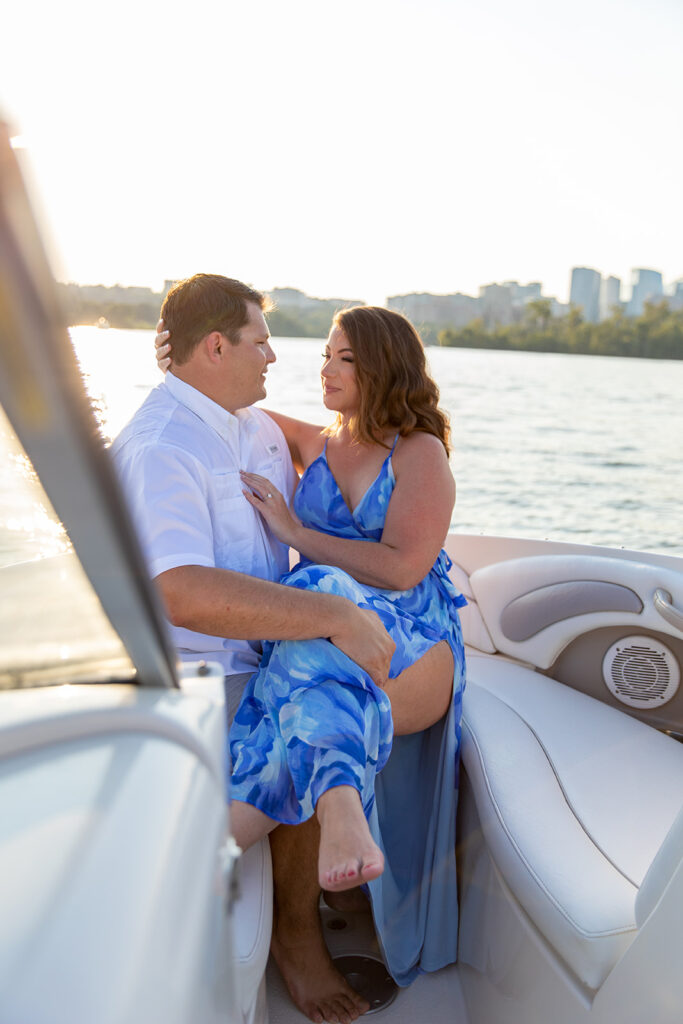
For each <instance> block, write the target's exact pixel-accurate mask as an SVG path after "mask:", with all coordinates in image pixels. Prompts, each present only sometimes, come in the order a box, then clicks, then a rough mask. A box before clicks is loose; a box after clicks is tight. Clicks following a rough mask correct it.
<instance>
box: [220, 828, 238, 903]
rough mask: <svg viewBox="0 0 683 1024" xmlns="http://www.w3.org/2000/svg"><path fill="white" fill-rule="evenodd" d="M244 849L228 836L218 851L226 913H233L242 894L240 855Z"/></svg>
mask: <svg viewBox="0 0 683 1024" xmlns="http://www.w3.org/2000/svg"><path fill="white" fill-rule="evenodd" d="M241 856H242V851H241V849H240V848H239V846H238V845H237V843H236V842H235V840H234V839H233V837H232V836H228V837H227V839H226V840H225V843H224V845H223V846H222V847H221V848H220V850H219V851H218V857H219V862H220V868H221V874H222V876H223V895H224V908H225V913H226V914H231V913H232V911H233V907H234V906H235V903H236V901H237V900H238V899H239V898H240V896H241V895H242V890H241V885H240V881H241V880H240V857H241Z"/></svg>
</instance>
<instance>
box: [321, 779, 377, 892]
mask: <svg viewBox="0 0 683 1024" xmlns="http://www.w3.org/2000/svg"><path fill="white" fill-rule="evenodd" d="M316 815H317V818H318V821H319V822H320V853H319V856H318V880H319V882H320V885H321V887H322V888H323V889H327V890H328V891H330V892H340V891H342V890H343V889H355V887H356V886H357V885H360V884H361V883H362V882H369V881H371V879H373V878H378V877H379V875H381V874H382V872H383V871H384V856H383V854H382V851H381V850H380V848H379V847H378V846H377V844H376V843H375V841H374V840H373V838H372V836H371V835H370V829H369V828H368V823H367V821H366V820H365V815H364V814H363V805H362V804H361V800H360V795H359V793H358V791H357V790H355V789H354V788H353V787H352V786H335V787H334V789H328V790H327V792H325V793H323V795H322V796H321V797H320V799H319V800H318V803H317V806H316Z"/></svg>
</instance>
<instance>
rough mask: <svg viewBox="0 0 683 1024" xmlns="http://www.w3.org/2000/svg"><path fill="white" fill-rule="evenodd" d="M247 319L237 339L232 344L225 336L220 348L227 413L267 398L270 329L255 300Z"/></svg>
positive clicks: (273, 354)
mask: <svg viewBox="0 0 683 1024" xmlns="http://www.w3.org/2000/svg"><path fill="white" fill-rule="evenodd" d="M247 309H248V311H249V319H248V321H247V323H246V324H245V325H244V327H242V328H241V329H240V341H239V344H238V345H233V344H232V343H231V342H230V340H229V339H228V338H226V339H225V341H226V345H225V348H224V349H223V361H222V374H221V375H222V377H223V380H224V383H225V395H226V403H225V408H227V409H228V411H229V412H234V411H235V409H245V408H246V407H247V406H248V405H253V404H254V402H258V401H260V400H261V399H262V398H265V397H266V373H267V372H268V367H269V366H270V364H271V363H274V362H275V353H274V352H273V350H272V348H271V347H270V331H269V330H268V324H267V323H266V320H265V317H264V315H263V313H262V312H261V310H260V309H259V307H258V306H257V305H256V303H255V302H248V303H247Z"/></svg>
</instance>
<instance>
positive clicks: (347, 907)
mask: <svg viewBox="0 0 683 1024" xmlns="http://www.w3.org/2000/svg"><path fill="white" fill-rule="evenodd" d="M323 899H324V900H325V903H326V904H327V906H328V907H330V909H331V910H338V911H339V912H340V913H341V914H346V913H351V914H357V913H363V912H368V913H369V912H370V900H369V899H368V897H367V896H366V895H365V893H364V892H363V890H362V889H361V888H360V887H357V888H355V889H345V890H343V891H342V892H323Z"/></svg>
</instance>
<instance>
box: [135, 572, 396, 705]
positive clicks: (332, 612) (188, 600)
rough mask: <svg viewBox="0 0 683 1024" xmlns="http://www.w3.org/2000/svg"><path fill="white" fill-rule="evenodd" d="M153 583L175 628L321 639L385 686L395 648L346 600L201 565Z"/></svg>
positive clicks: (373, 620)
mask: <svg viewBox="0 0 683 1024" xmlns="http://www.w3.org/2000/svg"><path fill="white" fill-rule="evenodd" d="M155 582H156V583H157V585H158V586H159V589H160V590H161V595H162V597H163V600H164V604H165V605H166V613H167V615H168V618H169V619H170V621H171V622H172V623H173V625H174V626H184V627H185V628H186V629H191V630H194V631H195V632H197V633H208V634H210V635H212V636H224V637H231V638H233V639H235V640H261V639H266V640H311V639H314V638H316V637H325V638H327V639H329V640H331V641H332V643H333V644H334V645H335V646H336V647H338V648H339V649H340V650H341V651H343V652H344V654H347V655H348V656H349V657H350V658H352V659H353V661H355V662H356V663H357V664H358V665H360V667H361V668H363V669H365V671H366V672H367V673H368V675H369V676H370V678H371V679H372V680H373V682H375V683H376V684H377V685H378V686H382V687H383V686H385V685H386V682H387V679H388V674H389V664H390V662H391V656H392V654H393V652H394V650H395V647H396V645H395V644H394V641H393V640H392V639H391V637H390V636H389V634H388V633H387V631H386V630H385V628H384V626H383V625H382V623H381V621H380V619H379V617H378V616H377V615H375V613H374V612H371V611H367V610H365V609H361V608H358V607H356V605H355V604H353V602H351V601H348V600H347V599H346V598H345V597H340V596H338V595H337V594H320V593H318V592H317V591H315V592H314V591H308V590H298V589H297V588H296V587H284V586H281V585H280V584H279V583H270V582H269V581H268V580H261V579H257V578H256V577H254V576H246V575H244V574H243V573H239V572H232V571H231V570H229V569H214V568H210V567H207V566H202V565H182V566H178V567H177V568H175V569H168V570H166V572H162V573H160V574H159V575H158V576H157V577H156V579H155Z"/></svg>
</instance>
